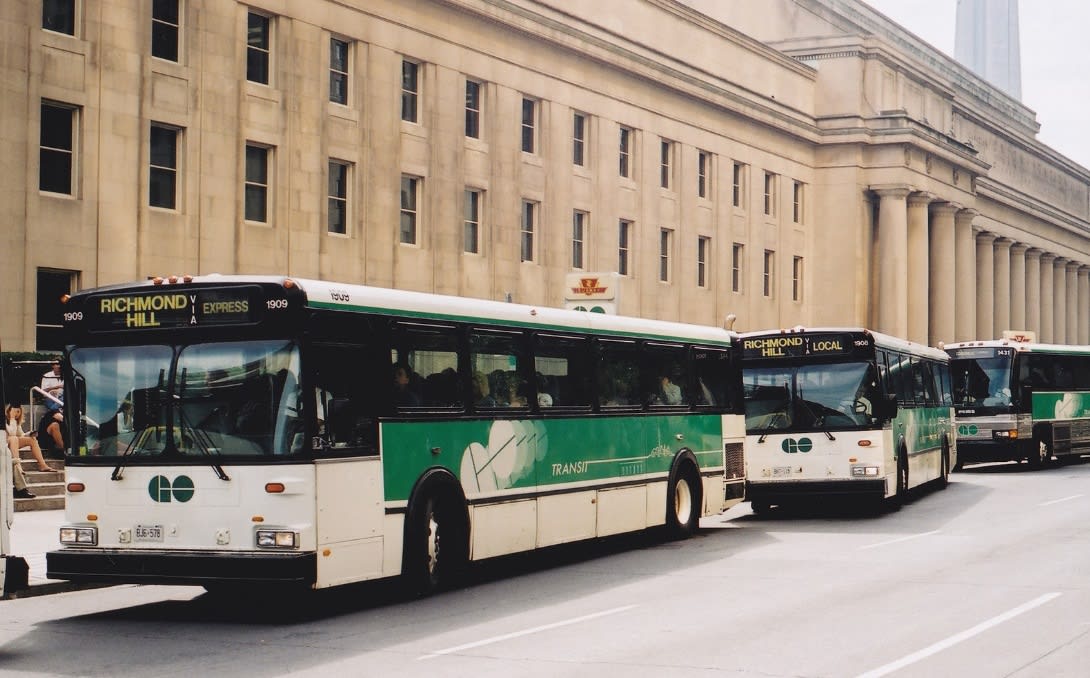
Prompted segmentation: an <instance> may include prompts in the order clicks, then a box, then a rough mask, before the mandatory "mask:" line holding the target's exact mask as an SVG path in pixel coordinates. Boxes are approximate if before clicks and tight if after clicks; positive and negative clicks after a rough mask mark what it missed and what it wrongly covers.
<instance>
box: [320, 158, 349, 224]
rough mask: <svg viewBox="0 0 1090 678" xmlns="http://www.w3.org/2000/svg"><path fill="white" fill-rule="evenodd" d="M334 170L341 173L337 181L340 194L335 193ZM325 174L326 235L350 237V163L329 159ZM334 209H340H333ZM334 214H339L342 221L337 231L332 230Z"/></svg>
mask: <svg viewBox="0 0 1090 678" xmlns="http://www.w3.org/2000/svg"><path fill="white" fill-rule="evenodd" d="M334 168H338V170H339V171H340V172H341V173H342V176H341V177H340V181H339V183H340V189H341V190H340V192H335V191H336V189H335V183H334V182H335V178H334V176H333V173H334ZM326 173H327V174H326V233H327V234H330V235H345V236H347V235H351V233H349V232H348V225H349V224H350V223H352V216H351V214H350V212H349V209H350V207H351V190H352V189H351V187H352V163H350V162H348V161H347V160H339V159H337V158H329V160H328V162H327V164H326ZM335 207H339V208H340V209H339V210H337V209H334V208H335ZM336 212H339V213H340V215H341V217H342V219H343V223H342V225H341V226H342V229H341V230H339V231H338V230H335V229H334V223H333V215H334V213H336Z"/></svg>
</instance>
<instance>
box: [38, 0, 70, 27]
mask: <svg viewBox="0 0 1090 678" xmlns="http://www.w3.org/2000/svg"><path fill="white" fill-rule="evenodd" d="M42 28H44V29H45V30H47V31H53V32H54V33H64V34H65V35H75V34H76V0H43V2H42Z"/></svg>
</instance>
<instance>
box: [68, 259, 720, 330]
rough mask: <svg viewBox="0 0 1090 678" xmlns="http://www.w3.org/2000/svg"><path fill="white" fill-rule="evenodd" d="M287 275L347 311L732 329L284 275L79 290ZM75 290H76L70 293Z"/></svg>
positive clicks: (326, 304) (574, 325)
mask: <svg viewBox="0 0 1090 678" xmlns="http://www.w3.org/2000/svg"><path fill="white" fill-rule="evenodd" d="M288 280H290V281H291V282H292V283H293V284H294V285H295V286H296V287H298V288H299V289H300V290H302V291H303V293H304V296H305V297H306V305H307V306H309V307H311V308H323V309H331V310H351V311H364V312H368V311H377V312H389V311H394V312H397V313H399V314H403V315H406V316H408V317H415V318H419V319H423V320H436V321H458V322H473V321H487V322H490V323H500V324H505V325H510V326H519V327H528V328H539V329H548V330H554V331H569V332H570V331H579V332H595V333H601V334H616V335H623V336H639V337H642V338H649V339H660V340H667V341H669V340H674V341H678V340H684V341H688V342H699V343H704V344H709V345H719V346H730V345H731V344H732V343H733V341H734V339H735V337H737V333H736V332H732V331H729V330H727V329H724V328H722V327H714V326H706V325H694V324H688V323H679V322H670V321H663V320H647V319H644V318H636V317H631V316H618V315H605V314H602V313H589V312H585V311H570V310H566V309H558V308H551V307H548V306H530V305H526V304H515V303H508V302H502V301H492V300H488V299H474V298H470V297H458V296H452V295H443V294H431V293H427V292H412V291H407V290H396V289H389V288H383V287H371V286H368V285H356V284H349V283H337V282H328V281H324V280H312V279H306V278H295V277H289V276H260V275H221V274H210V275H201V276H192V277H188V276H187V277H186V278H185V279H184V280H183V279H178V280H177V281H176V282H166V281H160V282H159V283H155V282H153V281H151V280H148V281H139V282H134V283H129V284H121V285H110V286H106V287H99V288H94V289H87V290H82V291H80V292H79V293H78V295H80V296H82V295H88V294H98V293H102V292H107V291H118V290H126V289H134V290H139V289H143V288H148V287H155V286H158V287H160V288H161V289H170V288H172V287H175V286H181V285H190V284H191V285H217V284H218V285H239V284H254V283H265V284H268V283H272V284H276V285H283V284H285V283H286V282H287V281H288ZM73 296H76V295H73Z"/></svg>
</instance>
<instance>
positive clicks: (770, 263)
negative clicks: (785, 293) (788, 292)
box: [762, 250, 776, 297]
mask: <svg viewBox="0 0 1090 678" xmlns="http://www.w3.org/2000/svg"><path fill="white" fill-rule="evenodd" d="M775 264H776V253H775V252H773V251H772V250H765V256H764V273H763V274H762V280H763V287H762V291H763V293H764V295H765V296H766V297H771V296H772V295H773V294H774V293H775V291H776V289H775V282H776V279H775V278H774V277H773V276H774V275H775V271H774V267H775Z"/></svg>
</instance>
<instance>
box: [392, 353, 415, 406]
mask: <svg viewBox="0 0 1090 678" xmlns="http://www.w3.org/2000/svg"><path fill="white" fill-rule="evenodd" d="M411 379H412V368H410V367H409V366H408V365H406V364H404V363H395V364H394V402H396V403H397V405H398V407H416V406H419V405H420V396H418V395H417V394H416V392H415V391H413V389H412V387H411V386H410V384H409V382H410V380H411Z"/></svg>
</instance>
